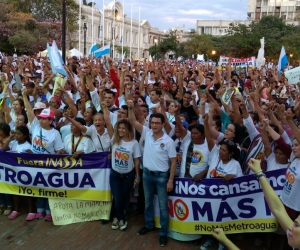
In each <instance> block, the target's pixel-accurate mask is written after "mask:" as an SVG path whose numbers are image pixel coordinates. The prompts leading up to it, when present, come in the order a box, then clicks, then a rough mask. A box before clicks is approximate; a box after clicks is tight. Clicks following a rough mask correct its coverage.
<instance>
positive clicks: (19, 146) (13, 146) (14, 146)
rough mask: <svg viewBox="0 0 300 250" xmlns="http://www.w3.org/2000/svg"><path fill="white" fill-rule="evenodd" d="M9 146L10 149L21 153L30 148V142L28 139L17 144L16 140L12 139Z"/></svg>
mask: <svg viewBox="0 0 300 250" xmlns="http://www.w3.org/2000/svg"><path fill="white" fill-rule="evenodd" d="M9 148H10V151H13V152H18V153H22V152H26V150H28V149H31V144H30V143H29V142H28V141H25V142H24V143H23V144H19V143H18V142H17V141H16V140H14V141H12V142H11V143H10V144H9Z"/></svg>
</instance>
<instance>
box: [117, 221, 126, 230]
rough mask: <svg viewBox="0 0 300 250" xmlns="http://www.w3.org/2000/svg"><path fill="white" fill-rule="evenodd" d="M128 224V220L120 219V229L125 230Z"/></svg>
mask: <svg viewBox="0 0 300 250" xmlns="http://www.w3.org/2000/svg"><path fill="white" fill-rule="evenodd" d="M127 225H128V223H127V221H122V220H120V222H119V226H120V229H121V230H122V231H123V230H125V229H126V228H127Z"/></svg>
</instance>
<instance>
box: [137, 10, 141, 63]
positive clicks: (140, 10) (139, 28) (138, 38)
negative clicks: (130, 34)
mask: <svg viewBox="0 0 300 250" xmlns="http://www.w3.org/2000/svg"><path fill="white" fill-rule="evenodd" d="M140 32H141V7H139V32H138V36H139V37H138V58H140Z"/></svg>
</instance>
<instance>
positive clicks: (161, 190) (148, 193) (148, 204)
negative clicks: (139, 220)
mask: <svg viewBox="0 0 300 250" xmlns="http://www.w3.org/2000/svg"><path fill="white" fill-rule="evenodd" d="M168 180H169V172H153V171H149V170H148V169H147V168H144V172H143V187H144V194H145V214H144V215H145V223H146V225H145V226H146V227H147V228H148V229H152V228H154V226H155V223H154V194H155V190H156V192H157V196H158V202H159V210H160V225H161V228H160V230H159V235H160V236H165V235H167V234H168V224H169V209H168V193H167V183H168Z"/></svg>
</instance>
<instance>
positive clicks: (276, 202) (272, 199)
mask: <svg viewBox="0 0 300 250" xmlns="http://www.w3.org/2000/svg"><path fill="white" fill-rule="evenodd" d="M298 134H299V133H298ZM248 165H249V167H250V168H251V170H252V171H253V172H254V173H255V174H256V175H261V173H262V172H263V171H262V170H261V166H260V161H259V160H255V159H250V161H249V163H248ZM258 180H259V182H260V185H261V187H262V190H263V192H264V195H265V199H266V201H267V203H268V205H269V208H270V210H271V212H272V214H273V215H274V216H275V218H276V219H277V220H278V222H279V224H280V225H281V226H282V228H283V231H284V232H286V231H287V229H291V227H292V225H293V221H292V220H291V218H290V217H289V215H288V214H287V212H286V210H285V208H284V206H283V204H282V202H281V200H280V199H279V198H278V195H277V194H276V193H275V191H274V190H273V188H272V187H271V186H270V184H269V182H268V180H267V178H266V177H265V176H264V175H262V176H261V177H259V178H258Z"/></svg>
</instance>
